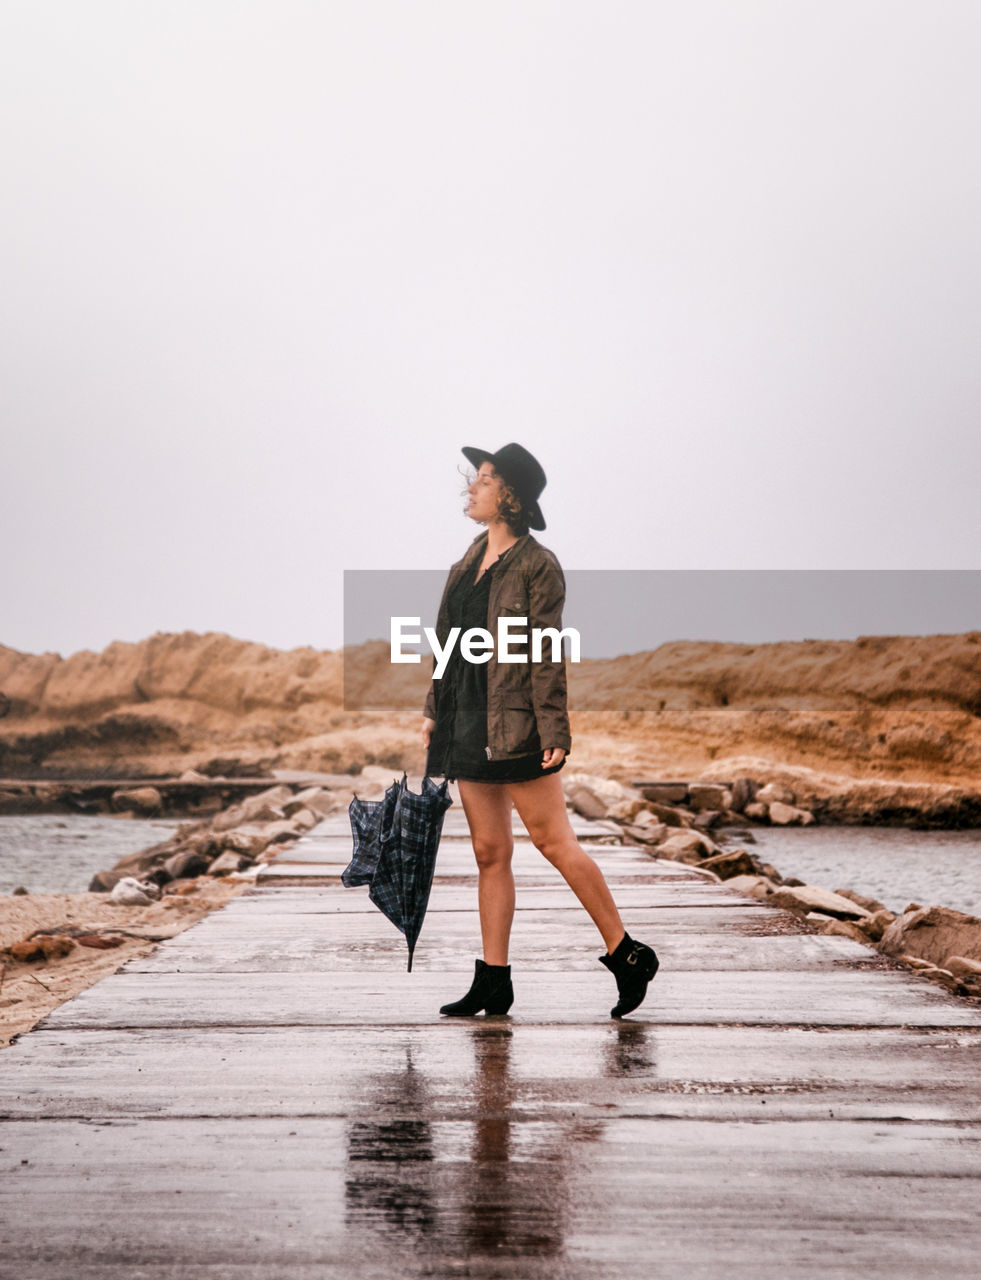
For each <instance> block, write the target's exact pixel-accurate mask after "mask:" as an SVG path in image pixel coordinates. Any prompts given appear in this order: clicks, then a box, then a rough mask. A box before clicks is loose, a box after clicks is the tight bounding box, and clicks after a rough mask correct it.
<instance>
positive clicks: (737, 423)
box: [0, 0, 981, 654]
mask: <svg viewBox="0 0 981 1280" xmlns="http://www.w3.org/2000/svg"><path fill="white" fill-rule="evenodd" d="M979 57H981V6H979V5H978V4H977V0H943V3H939V4H938V3H936V0H932V2H927V0H923V2H922V3H910V2H909V0H821V2H820V3H810V2H807V3H804V2H799V3H798V2H795V0H769V2H768V0H755V2H750V0H718V2H716V3H698V0H684V2H681V0H678V2H677V3H658V2H657V0H644V2H642V3H641V2H638V3H632V2H626V3H616V2H613V3H610V2H609V0H607V2H605V3H598V2H596V3H575V2H570V0H561V2H556V3H541V2H536V0H521V3H509V2H506V0H505V2H502V0H495V3H493V4H490V3H486V4H476V3H474V4H470V3H467V4H461V3H459V0H452V2H450V0H447V2H446V3H442V2H440V3H436V2H435V0H416V2H412V0H399V2H398V3H372V2H371V0H356V2H351V3H349V2H347V0H343V2H340V0H335V2H331V0H321V2H320V3H295V2H293V3H291V2H290V0H276V2H275V3H271V2H266V0H263V2H262V3H251V4H250V3H241V2H237V3H220V2H218V0H193V3H182V2H180V0H161V2H159V3H154V2H151V0H141V2H139V3H133V2H132V0H119V2H118V3H105V2H101V0H85V2H84V3H78V0H67V2H64V3H45V4H38V3H37V2H36V0H28V2H26V3H11V2H10V0H3V2H2V3H0V147H2V158H3V170H2V172H3V183H4V196H3V199H2V200H0V234H2V252H3V259H2V283H0V339H2V341H0V366H2V367H0V397H2V399H0V412H2V430H3V451H2V460H3V461H2V491H0V522H2V537H3V560H2V568H0V611H2V612H0V642H2V643H5V644H8V645H12V646H13V647H15V648H19V649H24V650H27V651H30V652H43V651H46V650H52V651H56V652H60V653H62V654H68V653H71V652H74V651H75V650H77V649H81V648H95V649H101V648H102V647H103V646H104V645H106V644H108V643H109V642H110V641H112V640H131V641H135V640H140V639H142V638H143V637H145V636H148V635H150V634H152V633H153V632H155V631H182V630H187V629H190V630H196V631H207V630H218V631H225V632H229V633H230V634H232V635H235V636H239V637H242V638H245V639H250V640H257V641H262V642H264V643H267V644H271V645H274V646H277V647H282V648H289V647H293V646H296V645H305V644H311V645H315V646H317V647H325V648H326V647H335V646H337V645H338V644H340V643H341V642H342V636H343V633H342V602H343V585H342V571H343V570H344V569H409V568H412V569H419V568H423V569H432V570H445V568H446V567H447V566H448V565H449V564H450V562H451V561H453V560H455V559H457V558H458V557H459V556H460V555H461V554H462V552H463V550H464V549H465V548H466V546H467V544H468V543H469V541H470V540H471V538H472V537H473V536H474V534H475V533H477V532H478V527H477V526H475V525H474V524H473V523H472V522H470V521H469V520H467V519H466V517H464V516H463V515H462V499H461V498H460V495H459V489H460V486H461V485H462V483H463V479H462V476H461V475H460V474H459V472H458V467H462V466H463V458H462V455H461V454H460V452H459V450H460V447H461V446H462V445H477V446H480V447H483V448H487V449H496V448H498V447H499V446H500V445H502V444H504V443H506V442H508V441H510V440H518V441H520V442H521V443H523V444H524V445H526V447H528V448H529V449H531V450H532V451H533V452H534V453H535V454H536V455H537V456H538V457H539V458H540V460H541V462H542V464H543V466H544V467H545V470H546V472H547V474H548V486H547V488H546V490H545V492H544V494H543V496H542V508H543V511H544V513H545V517H546V520H547V522H548V528H547V529H546V530H545V531H544V532H543V533H541V534H540V535H538V536H539V537H540V540H541V541H542V542H544V543H545V545H546V546H549V547H551V548H552V549H553V550H554V551H555V552H556V554H557V555H558V556H559V559H560V561H561V562H562V564H563V565H564V566H565V567H566V568H568V569H590V570H603V569H606V570H610V569H657V570H677V569H719V570H721V569H785V570H790V569H808V570H813V569H846V568H859V569H977V568H979V567H981V555H979V548H981V503H979V501H978V498H977V488H978V476H979V474H981V434H979V423H981V412H979V410H981V387H979V380H981V378H979V368H981V361H979V359H978V353H979V351H981V247H979V233H978V228H979V227H981V148H979V146H978V120H979V118H981V76H979V75H978V66H979ZM951 581H954V579H951ZM890 608H892V603H891V604H890ZM733 609H735V610H736V614H737V615H738V610H739V602H738V600H737V601H735V602H733V603H732V604H731V605H730V606H729V607H728V608H727V610H726V616H727V618H728V620H729V621H728V622H726V623H725V624H723V622H722V621H720V628H719V630H720V638H727V637H726V635H725V634H723V633H724V632H726V631H727V630H731V625H730V624H731V620H732V618H733V613H732V610H733ZM889 616H890V618H892V617H893V614H891V613H890V615H889ZM919 616H920V615H917V618H919ZM909 625H910V629H919V627H920V624H919V622H913V621H911V622H910V624H909ZM975 625H979V626H981V609H979V618H978V622H977V623H976V624H975ZM737 629H738V628H737ZM870 629H875V628H870ZM936 629H938V630H942V629H944V626H943V625H938V627H937V628H936ZM808 634H814V631H813V630H810V631H809V632H808Z"/></svg>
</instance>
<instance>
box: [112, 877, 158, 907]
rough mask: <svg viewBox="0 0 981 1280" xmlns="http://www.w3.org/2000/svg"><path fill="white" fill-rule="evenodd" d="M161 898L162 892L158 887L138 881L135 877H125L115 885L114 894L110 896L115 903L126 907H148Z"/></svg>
mask: <svg viewBox="0 0 981 1280" xmlns="http://www.w3.org/2000/svg"><path fill="white" fill-rule="evenodd" d="M151 888H152V890H153V891H152V892H151ZM159 896H160V890H159V889H158V888H157V886H156V885H153V886H149V885H147V884H146V882H145V881H142V880H137V879H135V878H134V877H133V876H123V877H122V879H121V880H118V881H117V882H116V883H115V884H114V885H113V887H112V892H111V893H110V894H109V897H110V898H111V899H112V901H113V902H118V903H121V904H122V905H123V906H126V907H148V906H149V905H150V903H151V902H155V901H156V900H157V898H158V897H159Z"/></svg>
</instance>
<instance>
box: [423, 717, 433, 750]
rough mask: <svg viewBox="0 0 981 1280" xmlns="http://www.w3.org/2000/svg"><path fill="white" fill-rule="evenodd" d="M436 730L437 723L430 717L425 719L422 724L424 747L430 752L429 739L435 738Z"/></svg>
mask: <svg viewBox="0 0 981 1280" xmlns="http://www.w3.org/2000/svg"><path fill="white" fill-rule="evenodd" d="M435 728H436V721H435V720H430V718H429V717H428V716H425V717H424V718H423V722H422V745H423V747H424V748H425V749H426V751H428V750H429V739H430V738H431V737H432V736H433V730H434V729H435Z"/></svg>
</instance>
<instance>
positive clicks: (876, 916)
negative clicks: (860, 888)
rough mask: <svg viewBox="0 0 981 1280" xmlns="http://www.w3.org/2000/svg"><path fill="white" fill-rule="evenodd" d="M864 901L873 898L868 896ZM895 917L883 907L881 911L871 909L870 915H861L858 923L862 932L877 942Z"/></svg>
mask: <svg viewBox="0 0 981 1280" xmlns="http://www.w3.org/2000/svg"><path fill="white" fill-rule="evenodd" d="M849 896H850V895H849ZM866 901H869V902H871V901H873V899H871V898H869V899H866ZM859 905H862V904H859ZM895 919H896V917H895V916H894V915H893V913H892V912H891V911H887V910H886V909H885V907H883V908H882V910H881V911H873V913H872V914H871V915H870V916H863V917H862V918H861V920H859V922H858V923H859V927H860V928H861V930H862V932H863V933H864V934H866V935H867V937H868V938H869V939H870V940H871V941H872V942H878V941H879V939H880V938H881V937H882V935H883V934H884V933H885V931H886V930H887V929H888V928H889V926H890V925H891V924H892V922H893V921H894V920H895Z"/></svg>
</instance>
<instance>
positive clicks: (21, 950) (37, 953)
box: [7, 938, 44, 964]
mask: <svg viewBox="0 0 981 1280" xmlns="http://www.w3.org/2000/svg"><path fill="white" fill-rule="evenodd" d="M7 954H8V955H9V956H10V958H11V959H12V960H21V961H23V962H24V963H25V964H29V963H30V962H31V961H32V960H43V959H44V948H43V947H42V946H41V939H40V938H24V939H23V941H21V942H12V943H11V944H10V946H9V947H8V948H7Z"/></svg>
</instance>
